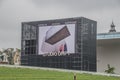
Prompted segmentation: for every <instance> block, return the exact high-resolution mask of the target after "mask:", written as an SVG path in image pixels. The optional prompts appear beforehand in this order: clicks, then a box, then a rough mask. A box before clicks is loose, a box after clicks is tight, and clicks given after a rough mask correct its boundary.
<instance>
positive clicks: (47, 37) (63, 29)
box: [39, 24, 75, 54]
mask: <svg viewBox="0 0 120 80" xmlns="http://www.w3.org/2000/svg"><path fill="white" fill-rule="evenodd" d="M47 53H75V24H64V25H54V26H39V54H47Z"/></svg>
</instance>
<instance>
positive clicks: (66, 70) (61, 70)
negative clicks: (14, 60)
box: [0, 64, 120, 77]
mask: <svg viewBox="0 0 120 80" xmlns="http://www.w3.org/2000/svg"><path fill="white" fill-rule="evenodd" d="M0 67H12V68H29V69H41V70H51V71H60V72H72V73H80V74H82V73H86V74H92V75H103V76H115V77H120V75H118V74H106V73H99V72H88V71H79V70H68V69H57V68H46V67H33V66H19V65H1V64H0Z"/></svg>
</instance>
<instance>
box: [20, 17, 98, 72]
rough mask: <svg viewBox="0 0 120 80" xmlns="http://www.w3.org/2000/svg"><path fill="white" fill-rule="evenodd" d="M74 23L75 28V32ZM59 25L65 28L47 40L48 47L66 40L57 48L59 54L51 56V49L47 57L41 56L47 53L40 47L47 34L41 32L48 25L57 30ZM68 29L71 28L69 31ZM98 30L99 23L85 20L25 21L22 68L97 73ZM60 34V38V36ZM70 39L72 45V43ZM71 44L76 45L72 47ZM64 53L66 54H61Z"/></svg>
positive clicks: (22, 39) (22, 42)
mask: <svg viewBox="0 0 120 80" xmlns="http://www.w3.org/2000/svg"><path fill="white" fill-rule="evenodd" d="M71 24H73V25H74V26H73V27H74V28H73V30H74V31H73V30H72V26H71ZM59 25H60V26H61V25H62V26H63V25H64V26H65V27H63V28H62V29H61V30H59V31H57V32H56V33H55V34H54V35H52V36H50V37H49V36H47V37H45V44H46V43H47V44H48V43H50V44H51V46H53V45H56V43H57V42H59V41H61V40H65V39H66V42H65V43H64V44H65V45H64V46H62V47H60V48H59V49H57V50H59V53H54V52H53V51H52V52H50V53H49V50H48V49H47V51H48V53H47V54H44V53H41V52H42V51H44V50H41V47H40V44H42V43H41V42H40V40H41V36H43V35H44V34H41V33H42V32H43V33H44V31H43V30H44V28H45V27H46V26H47V27H49V26H55V27H54V28H56V27H59ZM66 26H70V27H68V29H67V28H66ZM96 28H97V22H96V21H93V20H90V19H87V18H84V17H77V18H66V19H56V20H46V21H35V22H23V23H22V30H21V31H22V36H21V65H27V66H40V67H51V68H63V69H73V70H84V71H96ZM42 29H43V30H42ZM52 29H53V28H52ZM52 29H51V28H50V29H49V31H46V34H47V33H48V34H49V33H50V34H52V32H51V31H50V30H52ZM54 30H57V29H54ZM72 32H73V33H74V34H72ZM50 34H49V35H50ZM58 35H60V36H59V37H58ZM73 36H74V37H73ZM70 37H71V38H70ZM73 38H74V39H73ZM70 39H71V42H69V41H70ZM72 39H73V42H72ZM67 40H68V41H67ZM66 43H68V45H67V47H68V48H66ZM72 43H73V45H71V46H69V44H72ZM55 51H56V50H55ZM61 51H64V53H63V52H62V55H61ZM45 53H46V52H45Z"/></svg>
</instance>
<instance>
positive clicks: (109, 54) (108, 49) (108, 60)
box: [97, 45, 120, 74]
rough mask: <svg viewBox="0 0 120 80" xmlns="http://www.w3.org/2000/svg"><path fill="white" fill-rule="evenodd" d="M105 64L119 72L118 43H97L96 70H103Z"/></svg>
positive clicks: (119, 56)
mask: <svg viewBox="0 0 120 80" xmlns="http://www.w3.org/2000/svg"><path fill="white" fill-rule="evenodd" d="M107 64H110V66H111V67H115V73H117V74H120V45H97V71H98V72H104V71H105V70H106V69H107Z"/></svg>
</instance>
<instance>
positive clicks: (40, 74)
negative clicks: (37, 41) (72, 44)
mask: <svg viewBox="0 0 120 80" xmlns="http://www.w3.org/2000/svg"><path fill="white" fill-rule="evenodd" d="M76 75H77V80H120V77H108V76H98V75H91V74H76ZM0 80H73V73H70V72H57V71H48V70H40V69H27V68H8V67H0Z"/></svg>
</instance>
